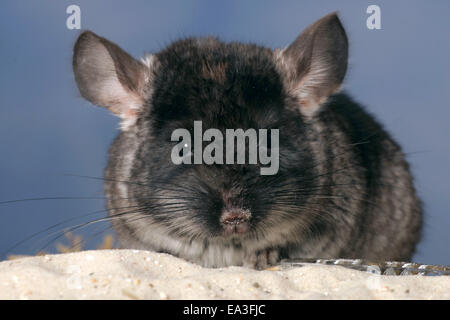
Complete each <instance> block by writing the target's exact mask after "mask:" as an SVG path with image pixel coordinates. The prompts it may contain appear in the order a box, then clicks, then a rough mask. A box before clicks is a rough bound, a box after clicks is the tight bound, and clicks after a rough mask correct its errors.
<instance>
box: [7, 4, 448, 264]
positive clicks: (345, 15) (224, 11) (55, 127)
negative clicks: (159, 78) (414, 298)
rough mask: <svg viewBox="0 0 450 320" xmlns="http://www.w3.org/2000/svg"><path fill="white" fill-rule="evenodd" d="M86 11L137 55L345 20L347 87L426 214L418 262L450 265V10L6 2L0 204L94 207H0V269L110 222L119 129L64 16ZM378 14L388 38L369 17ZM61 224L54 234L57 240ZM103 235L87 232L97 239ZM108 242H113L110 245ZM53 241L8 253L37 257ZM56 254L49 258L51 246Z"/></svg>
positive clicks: (96, 27) (269, 37)
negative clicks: (380, 126)
mask: <svg viewBox="0 0 450 320" xmlns="http://www.w3.org/2000/svg"><path fill="white" fill-rule="evenodd" d="M70 4H77V5H79V6H80V7H81V19H82V22H81V23H82V25H81V26H82V28H83V29H91V30H93V31H94V32H96V33H98V34H99V35H102V36H104V37H106V38H108V39H110V40H112V41H114V42H116V43H118V44H119V45H120V46H121V47H122V48H124V49H125V50H127V51H128V52H130V53H131V54H132V55H134V56H135V57H139V56H142V55H143V54H144V53H146V52H155V51H158V50H160V49H162V48H163V47H164V46H165V45H167V44H169V43H170V42H171V41H173V40H175V39H177V38H179V37H183V36H190V35H197V36H198V35H209V34H213V35H217V36H219V37H221V38H222V39H225V40H240V41H245V42H248V41H251V42H256V43H258V44H263V45H266V46H269V47H272V48H275V47H284V46H286V45H288V44H289V43H290V42H291V41H292V40H293V39H295V37H296V36H297V35H298V34H299V33H300V32H301V31H302V30H303V29H304V28H305V27H307V26H308V25H309V24H310V23H312V22H314V21H315V20H317V19H319V18H320V17H322V16H324V15H326V14H328V13H330V12H332V11H335V10H338V11H339V14H340V17H341V20H342V21H343V24H344V26H345V28H346V30H347V33H348V37H349V40H350V60H349V69H348V73H347V77H346V79H345V86H344V87H345V88H346V89H347V90H348V92H349V93H351V94H352V95H353V96H354V97H355V98H356V99H357V100H358V101H360V102H362V103H363V104H365V105H366V106H367V108H368V109H369V110H370V111H371V112H372V113H374V114H375V115H376V116H377V117H378V118H379V119H380V120H381V122H382V123H384V124H385V126H386V127H387V129H388V130H389V131H390V132H392V134H393V136H394V137H395V138H396V139H397V140H398V141H399V142H400V144H401V145H402V146H403V147H404V150H405V152H406V153H408V159H409V161H410V163H411V165H412V170H413V173H414V175H415V177H416V185H417V189H418V192H419V195H420V196H421V197H422V199H423V201H424V205H425V210H426V225H425V229H424V237H423V241H422V242H421V244H420V246H419V248H418V252H417V254H416V256H415V260H416V261H419V262H424V263H434V264H448V265H450V234H449V229H450V214H449V208H450V169H449V168H450V166H449V162H450V144H449V137H450V129H449V121H450V105H449V104H450V103H449V101H450V90H449V89H450V87H449V84H450V36H449V31H450V19H449V15H450V2H449V1H445V0H442V1H437V0H436V1H433V3H432V4H430V1H428V2H427V1H376V2H373V1H320V2H319V1H299V0H296V1H249V0H247V1H12V0H11V1H2V3H1V5H0V8H1V9H0V48H1V49H0V74H1V76H0V99H1V100H0V201H7V200H13V199H23V198H30V197H98V198H99V199H73V200H47V201H44V200H42V201H27V202H24V201H22V202H18V203H6V204H5V203H4V204H0V219H1V220H0V221H1V222H0V254H1V256H0V259H3V258H4V257H5V251H7V250H8V249H9V248H11V247H12V246H13V245H14V244H16V243H17V242H19V241H21V240H23V239H26V238H27V236H29V235H31V234H33V233H36V232H40V231H42V230H45V229H46V228H47V227H49V226H51V225H53V224H56V223H58V222H61V221H66V220H67V219H72V218H77V217H78V218H77V219H76V220H72V221H66V223H65V224H64V226H65V227H68V226H74V225H76V224H78V223H82V222H86V221H89V220H92V219H98V218H102V217H104V216H105V215H106V212H101V213H97V214H93V215H89V216H85V217H81V216H82V215H85V214H87V213H89V212H92V211H95V210H103V209H104V202H103V200H102V199H101V197H102V196H103V195H102V183H101V181H99V180H95V179H86V178H81V177H74V176H67V175H66V174H76V175H87V176H94V177H101V176H102V175H103V168H104V167H105V165H106V160H107V158H106V154H107V149H108V146H109V144H110V143H111V142H112V139H113V138H114V136H115V135H116V133H117V128H118V119H117V118H115V117H113V116H112V115H110V114H109V113H108V112H107V110H105V109H102V108H97V107H93V106H92V105H90V104H89V103H88V102H86V101H84V100H83V99H82V98H81V97H80V95H79V93H78V91H77V88H76V85H75V82H74V79H73V75H72V69H71V56H72V46H73V43H74V41H75V39H76V37H77V35H78V33H79V31H77V30H68V29H67V28H66V19H67V17H68V15H67V14H66V8H67V6H69V5H70ZM371 4H377V5H379V6H380V7H381V19H382V30H368V29H367V27H366V19H367V16H368V15H367V14H366V8H367V7H368V6H369V5H371ZM64 226H63V225H61V226H59V227H58V228H56V229H55V230H56V231H58V230H61V229H62V228H63V227H64ZM108 226H109V225H108V224H107V223H101V224H94V225H92V226H90V227H89V228H86V229H82V230H78V231H77V232H76V233H81V234H83V235H84V236H85V237H86V238H87V239H88V240H89V241H88V248H93V247H95V246H96V244H97V243H98V242H100V241H101V239H100V238H101V236H100V237H97V238H95V237H91V236H93V235H95V234H96V233H97V234H98V233H99V232H100V231H102V230H104V229H105V228H108ZM103 234H104V233H103ZM50 240H52V237H51V236H49V233H48V232H42V233H40V234H39V236H38V237H36V238H34V239H31V240H29V241H26V242H25V243H23V244H21V245H19V246H17V247H16V248H14V249H13V250H11V251H10V252H9V253H21V254H31V253H34V252H35V251H36V250H39V249H41V248H42V247H43V246H44V245H45V244H46V243H47V242H49V241H50ZM46 250H47V251H52V246H50V247H48V248H46Z"/></svg>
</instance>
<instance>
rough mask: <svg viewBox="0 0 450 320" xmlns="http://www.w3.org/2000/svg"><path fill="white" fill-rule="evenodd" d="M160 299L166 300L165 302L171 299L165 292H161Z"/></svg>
mask: <svg viewBox="0 0 450 320" xmlns="http://www.w3.org/2000/svg"><path fill="white" fill-rule="evenodd" d="M159 297H160V298H161V299H164V300H167V299H169V296H168V295H167V294H165V293H164V292H160V293H159Z"/></svg>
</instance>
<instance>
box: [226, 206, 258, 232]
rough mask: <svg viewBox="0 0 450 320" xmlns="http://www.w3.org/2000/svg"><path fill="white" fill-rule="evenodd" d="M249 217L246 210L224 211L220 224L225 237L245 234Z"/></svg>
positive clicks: (232, 209)
mask: <svg viewBox="0 0 450 320" xmlns="http://www.w3.org/2000/svg"><path fill="white" fill-rule="evenodd" d="M250 217H251V214H250V211H249V210H247V209H242V208H231V209H224V210H223V212H222V215H221V217H220V223H221V224H222V227H223V230H224V233H225V234H226V235H231V234H239V233H245V232H246V231H247V230H248V222H249V220H250Z"/></svg>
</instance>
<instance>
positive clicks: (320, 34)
mask: <svg viewBox="0 0 450 320" xmlns="http://www.w3.org/2000/svg"><path fill="white" fill-rule="evenodd" d="M347 58H348V42H347V36H346V34H345V30H344V28H343V27H342V24H341V22H340V21H339V18H338V16H337V15H336V13H332V14H329V15H327V16H325V17H323V18H322V19H320V20H318V21H316V22H315V23H313V24H312V25H310V26H309V27H308V28H307V29H306V30H305V31H303V33H302V34H300V36H299V37H298V38H297V39H296V40H295V41H294V42H293V43H292V44H291V45H289V46H288V47H287V48H285V49H283V50H282V51H280V53H279V55H278V63H279V64H280V65H281V69H282V72H283V73H284V76H285V80H286V86H287V88H288V90H289V91H290V92H292V93H293V94H294V95H295V96H296V97H298V99H299V102H300V110H301V112H302V113H303V114H305V115H313V114H314V113H315V112H316V111H317V109H318V108H319V106H320V104H321V103H323V102H324V101H325V100H326V99H327V98H328V97H329V96H330V95H331V94H333V93H335V92H336V91H337V90H338V89H339V87H340V85H341V83H342V80H343V79H344V76H345V72H346V70H347Z"/></svg>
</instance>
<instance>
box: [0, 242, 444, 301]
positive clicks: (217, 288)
mask: <svg viewBox="0 0 450 320" xmlns="http://www.w3.org/2000/svg"><path fill="white" fill-rule="evenodd" d="M0 299H450V276H438V277H424V276H417V275H416V276H379V275H374V274H370V273H368V272H362V271H356V270H350V269H347V268H343V267H340V266H328V265H319V264H304V265H303V266H301V267H295V268H290V269H280V268H277V267H273V268H270V270H263V271H256V270H251V269H247V268H243V267H227V268H220V269H210V268H202V267H200V266H198V265H195V264H191V263H189V262H186V261H184V260H182V259H178V258H176V257H173V256H171V255H168V254H161V253H154V252H148V251H139V250H97V251H83V252H77V253H66V254H56V255H45V256H38V257H26V258H20V259H17V260H10V261H3V262H0Z"/></svg>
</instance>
